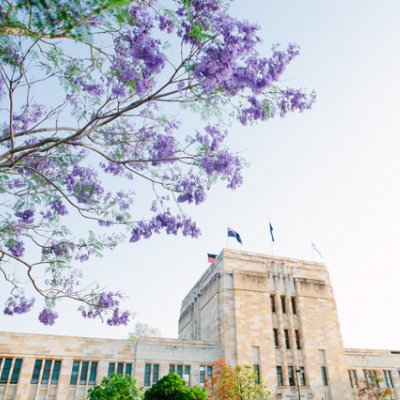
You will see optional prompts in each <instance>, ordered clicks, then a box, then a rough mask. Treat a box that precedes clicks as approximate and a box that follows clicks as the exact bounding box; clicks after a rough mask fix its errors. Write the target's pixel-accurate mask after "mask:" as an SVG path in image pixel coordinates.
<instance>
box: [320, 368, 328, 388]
mask: <svg viewBox="0 0 400 400" xmlns="http://www.w3.org/2000/svg"><path fill="white" fill-rule="evenodd" d="M321 376H322V384H323V385H324V386H328V373H327V370H326V367H325V366H322V367H321Z"/></svg>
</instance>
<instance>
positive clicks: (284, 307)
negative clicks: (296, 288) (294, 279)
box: [281, 296, 286, 314]
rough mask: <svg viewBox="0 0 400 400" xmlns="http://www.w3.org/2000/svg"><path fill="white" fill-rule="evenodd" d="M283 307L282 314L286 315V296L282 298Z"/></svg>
mask: <svg viewBox="0 0 400 400" xmlns="http://www.w3.org/2000/svg"><path fill="white" fill-rule="evenodd" d="M281 306H282V312H283V313H284V314H285V313H286V300H285V296H281Z"/></svg>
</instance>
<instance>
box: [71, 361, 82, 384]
mask: <svg viewBox="0 0 400 400" xmlns="http://www.w3.org/2000/svg"><path fill="white" fill-rule="evenodd" d="M79 365H80V361H74V363H73V364H72V371H71V380H70V384H71V385H76V384H77V382H78V372H79Z"/></svg>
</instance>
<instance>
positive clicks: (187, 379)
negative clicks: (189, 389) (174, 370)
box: [183, 365, 190, 386]
mask: <svg viewBox="0 0 400 400" xmlns="http://www.w3.org/2000/svg"><path fill="white" fill-rule="evenodd" d="M183 380H184V381H185V382H187V384H188V386H190V365H185V368H184V374H183Z"/></svg>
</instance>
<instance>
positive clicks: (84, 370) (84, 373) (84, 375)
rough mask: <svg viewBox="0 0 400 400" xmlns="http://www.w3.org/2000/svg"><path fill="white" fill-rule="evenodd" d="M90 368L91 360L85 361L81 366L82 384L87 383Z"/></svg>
mask: <svg viewBox="0 0 400 400" xmlns="http://www.w3.org/2000/svg"><path fill="white" fill-rule="evenodd" d="M88 369H89V361H83V362H82V367H81V377H80V379H79V384H80V385H86V382H87V375H88Z"/></svg>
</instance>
